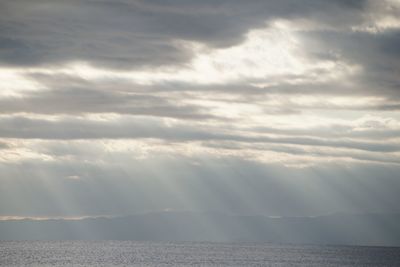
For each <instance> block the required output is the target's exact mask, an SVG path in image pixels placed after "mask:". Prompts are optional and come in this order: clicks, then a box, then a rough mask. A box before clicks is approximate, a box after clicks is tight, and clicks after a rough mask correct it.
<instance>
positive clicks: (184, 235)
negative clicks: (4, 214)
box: [0, 212, 400, 246]
mask: <svg viewBox="0 0 400 267" xmlns="http://www.w3.org/2000/svg"><path fill="white" fill-rule="evenodd" d="M74 239H81V240H149V241H150V240H151V241H222V242H236V241H250V242H253V241H255V242H276V243H308V244H336V245H370V246H400V214H396V213H395V214H332V215H325V216H316V217H266V216H238V215H227V214H223V213H211V212H210V213H208V212H204V213H202V212H199V213H197V212H154V213H146V214H137V215H131V216H121V217H97V218H85V219H80V220H69V219H47V220H32V219H22V220H6V221H0V240H74Z"/></svg>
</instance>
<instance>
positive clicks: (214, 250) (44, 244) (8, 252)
mask: <svg viewBox="0 0 400 267" xmlns="http://www.w3.org/2000/svg"><path fill="white" fill-rule="evenodd" d="M0 265H2V266H26V265H29V266H400V248H389V247H387V248H383V247H350V246H304V245H273V244H259V243H206V242H204V243H202V242H171V243H168V242H136V241H27V242H25V241H15V242H14V241H6V242H3V241H2V242H0Z"/></svg>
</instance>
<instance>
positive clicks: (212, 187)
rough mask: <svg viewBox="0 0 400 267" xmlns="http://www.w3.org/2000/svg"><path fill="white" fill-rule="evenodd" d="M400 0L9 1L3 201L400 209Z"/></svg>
mask: <svg viewBox="0 0 400 267" xmlns="http://www.w3.org/2000/svg"><path fill="white" fill-rule="evenodd" d="M399 77H400V1H397V0H379V1H378V0H369V1H368V0H349V1H347V0H270V1H264V0H260V1H257V0H249V1H241V0H217V1H215V0H206V1H194V0H146V1H145V0H132V1H127V0H126V1H125V0H113V1H111V0H87V1H83V0H80V1H79V0H76V1H44V0H43V1H42V0H34V1H32V0H14V1H0V183H1V186H0V217H1V218H8V216H22V217H24V216H34V217H35V216H39V217H46V216H92V215H122V214H133V213H139V212H150V211H163V210H190V211H221V212H227V213H234V214H262V215H267V216H309V215H321V214H329V213H335V212H350V213H364V212H366V213H371V212H400V210H399V205H398V203H400V194H399V193H398V192H399V189H400V113H399V111H400V79H399Z"/></svg>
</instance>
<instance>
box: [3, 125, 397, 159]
mask: <svg viewBox="0 0 400 267" xmlns="http://www.w3.org/2000/svg"><path fill="white" fill-rule="evenodd" d="M276 132H277V131H275V133H276ZM280 132H281V133H282V135H280V136H266V135H258V136H254V132H252V135H243V134H234V133H228V132H226V131H225V130H223V128H220V127H215V126H214V127H208V129H207V130H203V129H202V128H201V126H188V125H183V124H178V125H175V126H169V125H167V124H165V123H163V122H162V121H159V120H156V119H154V120H149V119H143V120H140V119H133V120H130V119H120V120H113V121H108V122H104V121H91V120H88V119H77V118H67V119H63V120H61V119H58V120H57V121H51V120H43V119H28V118H24V117H9V118H1V119H0V137H3V138H26V139H50V140H51V139H53V140H54V139H55V140H56V139H65V140H68V139H99V138H101V139H104V138H106V139H107V138H111V139H130V138H133V139H135V138H158V139H163V140H169V141H174V140H175V141H181V142H185V141H206V140H221V141H222V140H230V141H238V142H244V143H254V144H257V143H273V144H291V145H304V146H316V147H332V148H348V149H357V150H365V151H375V152H397V151H400V144H398V143H396V142H390V143H389V142H386V143H383V142H380V141H364V140H357V139H349V138H347V137H345V138H337V137H336V138H335V139H332V138H320V137H318V135H316V133H315V132H313V131H312V129H311V130H310V131H309V132H308V134H310V135H311V133H314V134H313V136H307V135H292V136H286V135H284V133H285V131H282V130H281V131H280ZM289 132H290V131H289Z"/></svg>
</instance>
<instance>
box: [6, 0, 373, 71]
mask: <svg viewBox="0 0 400 267" xmlns="http://www.w3.org/2000/svg"><path fill="white" fill-rule="evenodd" d="M364 5H365V1H362V0H357V1H356V0H355V1H342V0H336V1H316V0H307V1H301V2H300V1H293V0H287V1H259V0H255V1H246V2H243V1H218V2H215V1H201V3H199V2H198V1H184V2H183V1H178V0H177V1H168V2H165V1H130V2H127V1H113V2H112V3H109V2H104V1H73V2H54V1H46V0H39V1H12V2H10V1H8V2H2V4H1V8H0V10H2V13H1V16H0V17H1V19H0V23H1V27H0V43H1V45H0V62H2V63H3V64H11V65H30V66H32V65H37V64H41V65H43V64H44V65H46V64H57V63H63V62H69V61H74V60H83V61H88V62H90V63H93V64H100V65H106V66H108V67H117V68H122V67H124V68H134V67H149V66H160V65H171V64H181V63H183V62H185V61H187V60H188V59H189V58H190V57H191V55H190V53H189V52H188V51H187V50H185V49H184V48H183V47H181V46H179V45H177V44H176V43H173V42H172V41H174V40H176V39H183V40H195V41H200V42H203V43H206V44H208V45H210V46H229V45H232V44H235V43H238V42H240V41H241V40H242V37H243V34H244V33H246V32H247V31H248V30H249V29H250V28H255V27H258V26H261V25H263V23H264V21H267V20H269V19H273V18H285V19H286V18H296V17H306V18H308V19H310V18H311V19H315V20H317V21H319V22H322V21H324V22H325V23H334V24H344V22H345V21H346V22H349V21H353V20H354V19H355V18H356V17H357V14H359V15H361V14H362V10H363V7H364ZM338 16H339V17H340V18H341V19H340V20H339V19H338Z"/></svg>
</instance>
